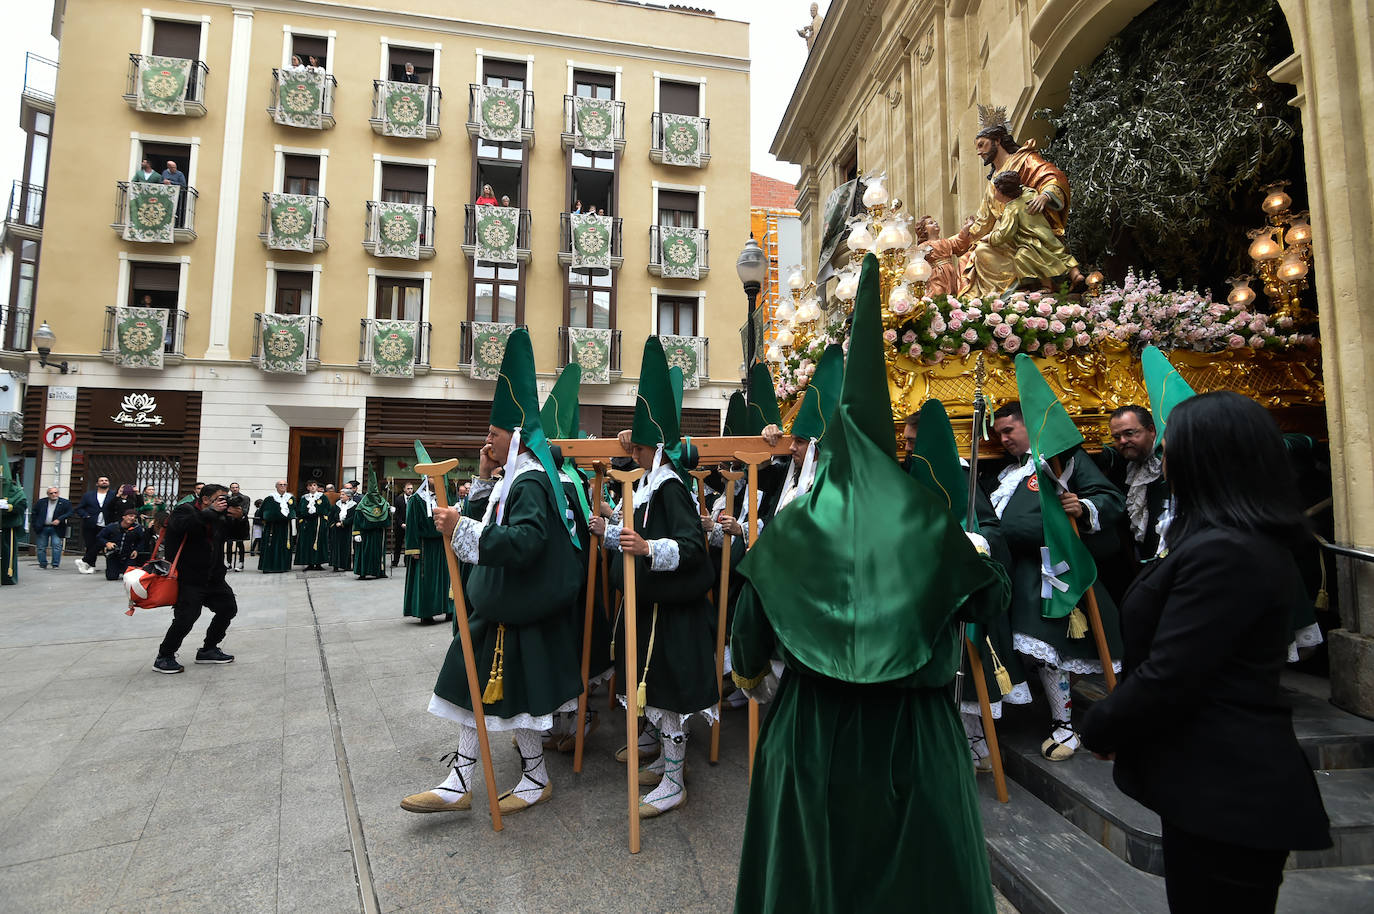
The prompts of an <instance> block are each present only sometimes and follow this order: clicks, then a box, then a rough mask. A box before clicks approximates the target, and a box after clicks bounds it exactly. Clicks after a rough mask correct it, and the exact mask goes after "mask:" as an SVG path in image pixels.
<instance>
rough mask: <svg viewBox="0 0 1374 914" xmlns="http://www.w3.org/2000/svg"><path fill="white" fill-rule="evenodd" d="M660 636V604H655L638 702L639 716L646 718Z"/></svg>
mask: <svg viewBox="0 0 1374 914" xmlns="http://www.w3.org/2000/svg"><path fill="white" fill-rule="evenodd" d="M657 635H658V604H657V603H655V604H654V621H653V623H652V624H651V625H650V626H649V649H648V650H647V651H646V652H645V653H644V675H643V677H642V678H641V679H640V680H639V693H638V695H639V697H638V698H637V699H636V701H637V702H638V704H639V716H640V717H643V716H644V705H645V704H647V703H648V700H649V699H648V695H649V688H648V686H649V663H650V662H651V661H652V660H653V659H654V638H655V636H657Z"/></svg>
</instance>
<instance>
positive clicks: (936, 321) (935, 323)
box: [930, 314, 949, 333]
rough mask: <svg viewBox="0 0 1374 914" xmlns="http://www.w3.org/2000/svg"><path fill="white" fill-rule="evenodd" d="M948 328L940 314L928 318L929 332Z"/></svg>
mask: <svg viewBox="0 0 1374 914" xmlns="http://www.w3.org/2000/svg"><path fill="white" fill-rule="evenodd" d="M948 329H949V326H948V325H947V324H946V323H945V319H944V318H943V317H941V316H940V315H938V314H937V315H935V316H934V317H933V318H931V319H930V332H931V333H944V332H945V331H946V330H948Z"/></svg>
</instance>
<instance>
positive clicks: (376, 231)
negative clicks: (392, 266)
mask: <svg viewBox="0 0 1374 914" xmlns="http://www.w3.org/2000/svg"><path fill="white" fill-rule="evenodd" d="M372 220H373V226H372V237H373V238H375V239H377V250H376V253H377V256H378V257H404V258H406V259H407V260H419V259H420V231H421V227H422V226H423V225H424V220H425V208H424V207H423V206H421V205H420V204H418V203H377V204H376V205H375V206H373V207H372Z"/></svg>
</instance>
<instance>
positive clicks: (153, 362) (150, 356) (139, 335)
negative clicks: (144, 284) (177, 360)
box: [114, 308, 169, 369]
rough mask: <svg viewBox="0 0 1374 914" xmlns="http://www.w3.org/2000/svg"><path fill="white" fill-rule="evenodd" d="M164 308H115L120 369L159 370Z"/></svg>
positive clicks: (163, 336) (165, 329)
mask: <svg viewBox="0 0 1374 914" xmlns="http://www.w3.org/2000/svg"><path fill="white" fill-rule="evenodd" d="M168 317H169V315H168V313H167V310H166V309H165V308H115V316H114V320H115V359H114V363H115V364H116V365H118V366H120V367H122V368H157V369H161V368H162V352H163V346H164V345H165V341H166V338H167V318H168Z"/></svg>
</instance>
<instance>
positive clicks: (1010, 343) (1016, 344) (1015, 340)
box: [1002, 336, 1021, 352]
mask: <svg viewBox="0 0 1374 914" xmlns="http://www.w3.org/2000/svg"><path fill="white" fill-rule="evenodd" d="M1020 348H1021V337H1019V336H1009V337H1007V338H1006V339H1005V340H1003V341H1002V349H1003V350H1005V351H1006V352H1015V351H1016V350H1018V349H1020Z"/></svg>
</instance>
